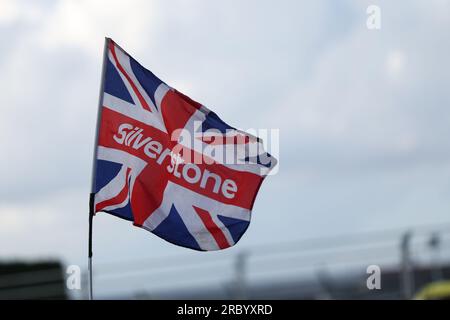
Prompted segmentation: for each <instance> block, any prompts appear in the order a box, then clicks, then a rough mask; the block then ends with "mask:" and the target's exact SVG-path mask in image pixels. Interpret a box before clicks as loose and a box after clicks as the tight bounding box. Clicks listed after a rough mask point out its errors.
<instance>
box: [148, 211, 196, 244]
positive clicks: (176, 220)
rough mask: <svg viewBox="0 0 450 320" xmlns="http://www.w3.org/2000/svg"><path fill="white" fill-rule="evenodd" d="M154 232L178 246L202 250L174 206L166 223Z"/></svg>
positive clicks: (165, 220)
mask: <svg viewBox="0 0 450 320" xmlns="http://www.w3.org/2000/svg"><path fill="white" fill-rule="evenodd" d="M152 232H153V233H154V234H156V235H157V236H159V237H161V238H163V239H165V240H167V241H169V242H172V243H175V244H177V245H180V246H184V247H188V248H192V249H195V250H201V248H200V247H199V245H198V243H197V241H195V239H194V237H193V236H192V235H191V234H190V233H189V231H188V229H187V228H186V225H185V224H184V222H183V220H181V217H180V214H179V213H178V211H177V209H176V208H175V206H174V205H172V208H171V209H170V213H169V215H168V216H167V218H166V219H164V221H163V222H161V223H160V224H159V225H158V227H156V229H154V230H153V231H152Z"/></svg>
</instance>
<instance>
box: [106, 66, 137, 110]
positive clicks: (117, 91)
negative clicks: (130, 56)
mask: <svg viewBox="0 0 450 320" xmlns="http://www.w3.org/2000/svg"><path fill="white" fill-rule="evenodd" d="M104 90H105V92H106V93H108V94H110V95H112V96H115V97H117V98H120V99H122V100H125V101H128V102H129V103H132V104H134V101H133V99H132V98H131V95H130V93H129V92H128V90H127V88H126V87H125V84H124V83H123V81H122V78H121V77H120V75H119V73H118V72H117V70H116V68H115V67H114V65H113V64H112V63H111V61H110V60H109V59H107V63H106V72H105V88H104Z"/></svg>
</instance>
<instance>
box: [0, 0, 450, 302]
mask: <svg viewBox="0 0 450 320" xmlns="http://www.w3.org/2000/svg"><path fill="white" fill-rule="evenodd" d="M372 5H376V6H377V8H379V13H380V15H379V17H380V26H381V28H379V29H371V28H369V27H368V25H367V21H368V19H370V17H371V14H370V13H369V14H368V13H367V11H366V10H367V8H368V7H369V6H372ZM448 12H450V2H449V1H446V0H429V1H420V0H417V1H395V2H393V1H387V0H386V1H373V0H370V1H365V0H364V1H361V0H358V1H350V0H348V1H347V0H341V1H334V0H318V1H297V0H296V1H286V0H282V1H277V2H274V1H253V0H246V1H237V0H232V1H220V2H219V1H204V0H203V1H201V0H192V1H183V0H171V1H162V0H161V1H144V0H142V1H106V0H104V1H102V0H76V1H75V0H60V1H51V0H48V1H46V0H42V1H31V0H29V1H25V0H0V39H1V42H0V88H1V89H0V90H1V91H0V93H1V94H0V112H1V113H0V114H1V116H0V146H1V147H2V150H3V152H2V153H1V157H0V177H1V179H2V183H1V184H0V299H12V298H17V299H23V298H36V299H48V298H56V299H85V298H86V297H87V291H86V281H87V278H86V266H87V227H88V197H89V186H90V177H91V165H92V163H91V160H92V151H93V143H94V131H95V122H96V112H97V100H98V89H99V84H100V72H101V59H102V50H103V39H104V37H105V36H108V37H111V38H112V39H114V40H115V41H116V42H117V43H118V44H119V45H121V46H122V47H123V48H124V49H126V50H127V51H128V52H129V53H130V54H131V55H133V56H134V57H135V58H136V59H137V60H138V61H139V62H141V63H142V64H143V65H144V66H146V67H147V68H149V69H150V70H152V71H153V72H154V73H155V74H156V75H158V76H159V77H160V78H161V79H162V80H163V81H165V82H167V83H168V84H169V85H171V86H173V87H175V88H177V89H178V90H180V91H182V92H183V93H185V94H187V95H188V96H190V97H192V98H193V99H195V100H197V101H200V102H201V103H203V104H204V105H205V106H207V107H208V108H210V109H212V110H213V111H215V112H216V113H217V114H218V115H219V116H220V117H221V118H222V119H223V120H225V121H226V122H228V123H230V124H231V125H233V126H235V127H239V128H241V129H244V130H246V129H250V128H256V129H279V130H280V144H279V155H278V158H279V170H278V173H277V174H276V175H273V176H269V177H268V178H267V180H266V181H265V182H264V183H263V185H262V187H261V190H260V192H259V194H258V197H257V200H256V203H255V206H254V208H253V217H252V223H251V225H250V227H249V229H248V231H247V233H246V234H245V235H244V237H243V238H242V239H241V241H240V242H239V244H238V245H236V246H235V247H232V248H230V249H227V250H224V251H221V252H195V251H191V250H188V249H184V248H180V247H177V246H174V245H172V244H169V243H166V242H165V241H163V240H161V239H159V238H157V237H156V236H154V235H153V234H151V233H149V232H147V231H144V230H142V229H138V228H135V227H133V226H132V225H131V224H130V223H128V222H125V221H123V220H120V219H117V218H115V217H113V216H110V215H107V214H98V215H97V216H96V217H95V219H94V220H95V221H94V294H95V297H96V298H111V299H162V298H168V299H169V298H186V299H197V298H214V299H222V298H230V299H237V298H239V299H246V298H248V299H251V298H264V299H266V298H273V299H289V298H295V299H301V298H305V299H340V298H348V299H410V298H413V297H426V298H427V297H431V296H432V294H430V292H432V291H433V290H431V289H430V288H435V290H434V291H439V292H444V294H441V296H444V295H445V290H446V289H445V288H446V284H448V282H445V280H446V279H450V250H449V249H450V197H449V193H450V141H449V139H448V137H449V136H450V126H449V119H450V108H449V102H450V95H449V90H448V85H449V83H450V81H449V80H450V79H449V78H450V62H449V60H448V57H449V56H450V44H449V42H448V41H446V40H447V39H448V38H449V33H450V16H449V15H448ZM269 152H270V148H269ZM370 266H376V268H377V267H378V268H379V270H380V272H381V289H376V288H375V289H369V287H370V286H369V287H368V286H367V284H368V283H367V282H368V278H369V277H370V276H371V275H372V273H373V272H372V273H371V272H370V270H373V268H372V269H371V268H370ZM368 267H369V274H368V273H367V272H368ZM77 268H79V271H80V274H79V275H80V277H79V278H80V286H79V287H78V286H77V285H76V281H75V282H71V281H72V280H73V277H72V278H71V276H76V275H77V272H78V271H77V270H78V269H77ZM376 268H375V269H376ZM68 281H69V282H70V283H71V284H69V286H67V282H68ZM74 283H75V285H74ZM430 284H431V285H433V284H434V287H430ZM447 287H448V285H447ZM436 288H437V289H436ZM424 289H425V291H423V290H424ZM424 292H426V293H424ZM437 296H438V295H437ZM437 296H434V297H437Z"/></svg>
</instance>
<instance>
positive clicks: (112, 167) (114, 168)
mask: <svg viewBox="0 0 450 320" xmlns="http://www.w3.org/2000/svg"><path fill="white" fill-rule="evenodd" d="M96 165H97V168H96V174H95V176H96V179H95V192H99V191H100V190H101V189H102V188H103V187H104V186H106V184H108V183H109V182H110V181H111V180H112V179H113V178H114V177H115V176H117V174H118V173H119V171H120V169H121V168H122V164H120V163H115V162H111V161H105V160H97V164H96Z"/></svg>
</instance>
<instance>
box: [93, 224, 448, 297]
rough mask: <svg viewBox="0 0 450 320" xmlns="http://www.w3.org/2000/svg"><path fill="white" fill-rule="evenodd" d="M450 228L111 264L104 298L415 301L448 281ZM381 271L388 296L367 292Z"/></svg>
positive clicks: (101, 278)
mask: <svg viewBox="0 0 450 320" xmlns="http://www.w3.org/2000/svg"><path fill="white" fill-rule="evenodd" d="M449 264H450V225H432V226H422V227H419V228H413V229H411V230H392V231H382V232H372V233H360V234H352V235H343V236H333V237H324V238H318V239H309V240H301V241H292V242H287V243H273V244H264V245H259V246H254V247H251V248H245V247H242V248H240V249H239V251H238V253H234V254H230V255H220V254H212V255H209V254H208V255H202V256H201V259H199V258H198V255H186V256H173V257H162V258H149V259H142V260H136V261H125V262H115V263H113V262H111V263H109V264H100V265H96V266H95V275H94V284H95V288H96V291H97V292H98V295H97V296H98V297H104V298H149V299H160V298H167V299H173V298H186V299H197V298H209V299H225V298H227V299H233V298H243V299H245V298H259V299H266V298H274V299H277V298H283V299H288V298H312V299H315V298H341V297H351V298H387V299H389V298H411V297H412V296H413V294H414V292H416V291H417V290H418V289H419V288H420V287H421V286H423V285H424V283H426V282H429V281H433V280H439V279H443V278H448V275H447V272H448V271H447V269H448V266H449ZM369 265H377V266H379V267H380V268H381V271H382V276H383V279H385V281H383V284H384V286H383V288H382V290H378V291H369V290H368V289H367V286H366V279H367V277H368V274H367V273H366V269H367V267H368V266H369Z"/></svg>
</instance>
